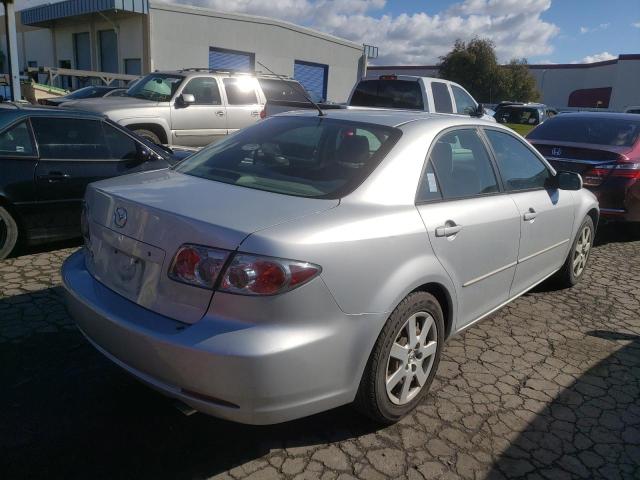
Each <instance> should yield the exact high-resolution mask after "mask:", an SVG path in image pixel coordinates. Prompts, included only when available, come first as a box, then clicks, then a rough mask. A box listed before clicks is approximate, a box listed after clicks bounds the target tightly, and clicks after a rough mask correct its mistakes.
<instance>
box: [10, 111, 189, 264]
mask: <svg viewBox="0 0 640 480" xmlns="http://www.w3.org/2000/svg"><path fill="white" fill-rule="evenodd" d="M189 153H190V152H187V151H179V152H174V151H172V150H170V149H168V148H166V147H161V146H158V145H154V144H152V143H150V142H148V141H146V140H144V139H142V138H140V137H138V136H137V135H135V134H134V133H132V132H131V131H129V130H127V129H126V128H124V127H121V126H119V125H117V124H115V123H113V122H111V121H110V120H108V119H107V118H105V117H103V116H101V115H99V114H95V113H88V112H80V111H73V110H62V109H57V108H53V107H41V106H39V107H36V106H20V105H16V104H12V103H4V104H0V165H1V168H0V259H2V258H5V257H6V256H7V255H9V253H11V251H12V250H13V248H14V247H15V245H16V243H17V242H18V241H20V242H21V243H23V244H36V243H44V242H48V241H52V240H62V239H68V238H73V237H77V236H79V235H80V211H81V207H82V198H83V196H84V191H85V188H86V186H87V184H89V183H90V182H93V181H96V180H102V179H104V178H109V177H115V176H118V175H124V174H127V173H134V172H140V171H144V170H157V169H161V168H167V167H169V166H171V165H173V164H175V163H177V162H178V161H180V160H181V159H182V158H184V157H185V156H187V155H188V154H189Z"/></svg>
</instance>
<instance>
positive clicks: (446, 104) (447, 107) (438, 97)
mask: <svg viewBox="0 0 640 480" xmlns="http://www.w3.org/2000/svg"><path fill="white" fill-rule="evenodd" d="M431 92H432V93H433V103H434V106H435V109H436V112H438V113H453V105H452V104H451V96H450V95H449V89H448V88H447V84H446V83H442V82H431Z"/></svg>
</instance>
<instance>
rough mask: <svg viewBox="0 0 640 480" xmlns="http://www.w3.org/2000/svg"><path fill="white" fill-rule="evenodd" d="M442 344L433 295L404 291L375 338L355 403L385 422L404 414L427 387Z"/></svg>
mask: <svg viewBox="0 0 640 480" xmlns="http://www.w3.org/2000/svg"><path fill="white" fill-rule="evenodd" d="M412 322H413V325H414V327H411V323H412ZM412 328H414V330H413V333H412V330H411V329H412ZM412 338H413V341H411V339H412ZM443 344H444V318H443V314H442V308H441V307H440V304H439V303H438V301H437V300H436V298H435V297H434V296H433V295H431V294H430V293H427V292H414V293H411V294H409V295H408V296H407V297H405V298H404V300H402V302H400V304H399V305H398V306H397V307H396V309H395V310H394V311H393V312H392V313H391V315H390V316H389V318H388V320H387V322H386V323H385V325H384V328H383V329H382V332H381V333H380V335H379V336H378V339H377V341H376V344H375V346H374V347H373V351H372V352H371V355H370V356H369V361H368V362H367V366H366V368H365V372H364V374H363V376H362V380H361V381H360V387H359V389H358V393H357V395H356V400H355V403H354V405H355V407H356V408H357V409H358V410H359V411H360V412H361V413H363V414H365V415H366V416H368V417H369V418H371V419H373V420H374V421H376V422H378V423H381V424H387V425H388V424H392V423H395V422H397V421H398V420H400V419H401V418H402V417H404V416H405V415H407V413H409V412H410V411H411V410H413V409H414V408H415V407H416V405H418V403H420V401H421V400H422V399H423V398H424V396H425V395H426V393H427V392H428V391H429V387H430V385H431V382H432V381H433V378H434V376H435V374H436V370H437V369H438V364H439V363H440V355H441V352H442V346H443ZM407 385H408V386H407Z"/></svg>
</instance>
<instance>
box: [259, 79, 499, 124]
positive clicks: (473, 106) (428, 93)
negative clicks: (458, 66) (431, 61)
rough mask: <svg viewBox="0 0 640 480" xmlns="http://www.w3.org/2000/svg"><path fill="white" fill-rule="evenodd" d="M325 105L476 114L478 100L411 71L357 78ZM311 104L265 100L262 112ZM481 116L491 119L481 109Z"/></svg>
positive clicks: (447, 83)
mask: <svg viewBox="0 0 640 480" xmlns="http://www.w3.org/2000/svg"><path fill="white" fill-rule="evenodd" d="M320 107H321V108H322V109H323V110H325V109H335V108H388V109H394V110H422V111H424V112H431V113H454V114H460V115H478V114H479V104H478V102H476V101H475V99H474V98H473V97H472V96H471V95H470V94H469V92H467V91H466V90H465V89H464V88H462V87H461V86H460V85H458V84H457V83H454V82H450V81H448V80H443V79H441V78H432V77H417V76H413V75H381V76H379V77H375V78H372V77H366V78H363V79H362V80H360V81H359V82H358V83H357V84H356V85H355V87H354V88H353V90H352V91H351V94H350V95H349V100H348V101H347V103H346V104H333V103H321V104H320ZM307 108H314V107H313V105H311V104H310V103H309V102H308V101H306V100H304V99H296V101H286V102H282V101H270V100H269V101H267V104H266V106H265V110H264V112H263V116H267V117H269V116H271V115H275V114H277V113H281V112H286V111H290V110H299V109H307ZM481 116H482V117H483V118H485V119H488V120H493V121H495V120H494V118H493V117H492V116H491V115H487V114H485V113H484V110H482V114H481Z"/></svg>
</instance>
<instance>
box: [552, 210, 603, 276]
mask: <svg viewBox="0 0 640 480" xmlns="http://www.w3.org/2000/svg"><path fill="white" fill-rule="evenodd" d="M594 237H595V228H594V226H593V220H592V219H591V217H590V216H589V215H587V216H586V217H585V219H584V220H583V221H582V223H581V224H580V228H579V229H578V233H577V235H576V238H575V239H574V240H573V243H572V244H571V250H569V254H568V255H567V259H566V260H565V262H564V265H563V266H562V268H561V269H560V270H559V271H558V273H557V274H556V277H555V280H556V283H557V285H558V286H559V287H561V288H570V287H573V286H574V285H575V284H576V283H578V282H579V281H580V279H581V278H582V276H583V274H584V271H585V269H586V267H587V261H588V260H589V256H590V254H591V248H592V247H593V239H594Z"/></svg>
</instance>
